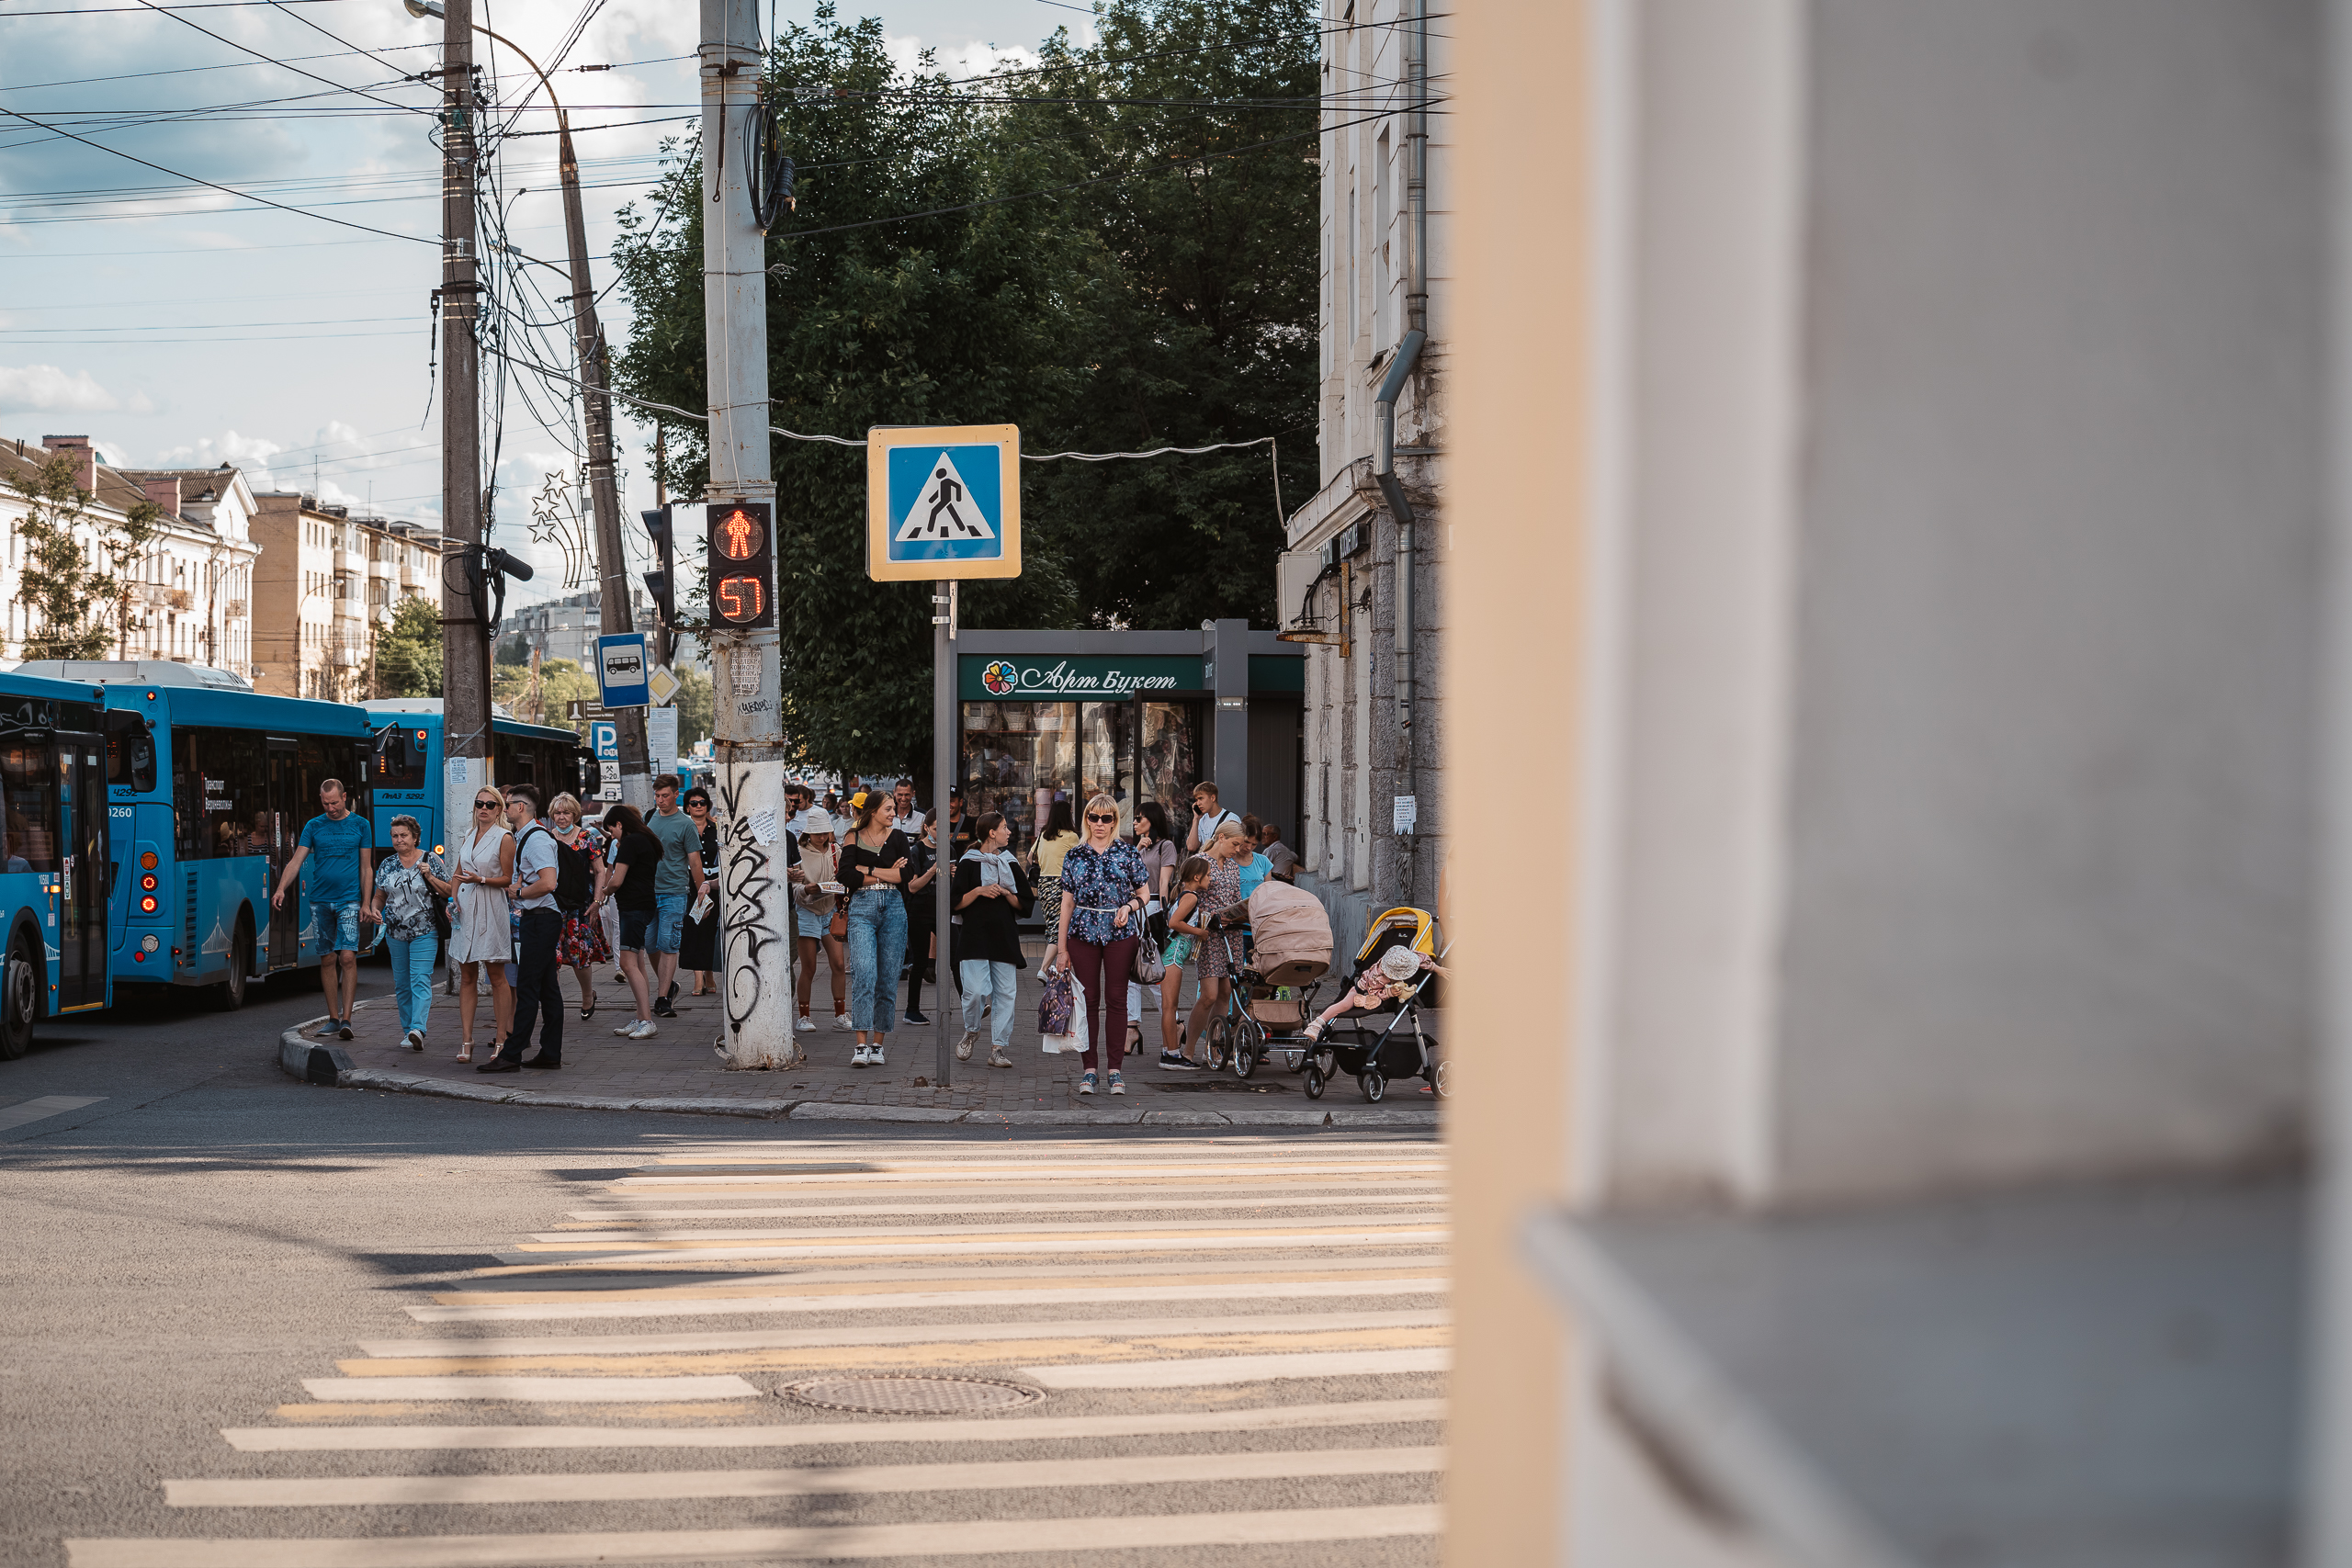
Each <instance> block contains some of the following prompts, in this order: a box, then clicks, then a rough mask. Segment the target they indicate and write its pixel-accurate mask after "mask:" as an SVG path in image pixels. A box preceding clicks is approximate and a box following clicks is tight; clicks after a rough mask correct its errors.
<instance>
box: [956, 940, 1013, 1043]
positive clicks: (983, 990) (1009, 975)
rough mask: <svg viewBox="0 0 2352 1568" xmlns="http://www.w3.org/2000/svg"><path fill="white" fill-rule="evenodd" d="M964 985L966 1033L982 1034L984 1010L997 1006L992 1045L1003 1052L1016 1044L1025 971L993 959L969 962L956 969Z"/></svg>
mask: <svg viewBox="0 0 2352 1568" xmlns="http://www.w3.org/2000/svg"><path fill="white" fill-rule="evenodd" d="M956 975H957V976H958V977H959V978H960V979H961V980H962V981H963V985H964V1029H965V1032H967V1033H970V1034H978V1032H980V1010H981V1009H983V1008H986V1007H988V1006H989V1003H990V1002H991V1001H993V1002H994V1003H995V1008H994V1010H992V1011H991V1012H990V1013H989V1044H991V1045H993V1046H994V1047H995V1048H996V1049H998V1050H1000V1051H1001V1050H1003V1049H1004V1048H1005V1047H1006V1046H1007V1045H1010V1044H1012V1005H1013V1001H1014V998H1016V997H1018V996H1019V994H1020V989H1021V971H1020V970H1018V969H1015V968H1014V967H1013V966H1012V964H1005V963H1001V962H1000V961H998V960H996V959H993V958H967V959H965V960H964V961H963V962H962V963H960V964H956Z"/></svg>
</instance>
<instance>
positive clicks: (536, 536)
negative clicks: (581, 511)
mask: <svg viewBox="0 0 2352 1568" xmlns="http://www.w3.org/2000/svg"><path fill="white" fill-rule="evenodd" d="M570 502H571V482H570V481H569V480H568V479H566V478H565V476H563V475H562V474H549V475H548V482H547V484H546V485H545V486H544V487H543V488H542V489H541V490H540V491H539V493H538V494H537V495H535V496H533V497H532V498H531V540H532V542H533V543H534V544H540V545H552V544H554V543H556V542H557V540H558V539H559V538H560V537H561V536H562V534H563V531H564V525H565V524H567V523H569V522H570V521H571V518H570V517H569V516H567V515H566V513H568V512H569V510H570Z"/></svg>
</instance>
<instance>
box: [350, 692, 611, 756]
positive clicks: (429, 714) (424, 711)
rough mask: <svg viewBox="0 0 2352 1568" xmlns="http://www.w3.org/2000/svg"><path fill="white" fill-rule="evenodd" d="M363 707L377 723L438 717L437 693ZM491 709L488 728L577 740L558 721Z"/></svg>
mask: <svg viewBox="0 0 2352 1568" xmlns="http://www.w3.org/2000/svg"><path fill="white" fill-rule="evenodd" d="M367 708H368V722H369V723H370V724H373V725H381V724H384V723H387V722H389V721H390V720H392V719H397V718H439V717H440V716H441V699H440V698H439V697H385V698H382V699H380V700H379V701H376V702H371V703H369V704H368V705H367ZM491 728H492V730H493V731H494V732H496V733H497V734H500V735H530V736H537V737H538V738H539V739H543V740H564V741H569V742H570V743H571V744H572V745H574V746H577V745H579V744H581V739H580V735H579V732H578V731H577V730H572V729H567V728H564V727H563V726H561V725H554V724H531V723H528V722H526V721H525V720H523V719H519V718H516V717H515V716H514V715H512V714H510V713H508V712H507V711H506V710H505V709H504V708H495V709H493V710H492V720H491Z"/></svg>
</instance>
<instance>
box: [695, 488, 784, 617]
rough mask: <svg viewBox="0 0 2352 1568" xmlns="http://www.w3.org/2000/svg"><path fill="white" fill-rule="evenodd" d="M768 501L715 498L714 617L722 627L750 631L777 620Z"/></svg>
mask: <svg viewBox="0 0 2352 1568" xmlns="http://www.w3.org/2000/svg"><path fill="white" fill-rule="evenodd" d="M773 521H774V518H773V513H772V512H771V510H770V508H769V506H768V504H767V502H760V501H741V502H712V503H711V508H710V542H709V550H708V553H707V557H706V559H705V564H706V566H707V569H708V571H709V581H710V619H711V625H712V626H714V627H717V628H732V629H736V630H742V631H749V630H751V629H752V628H754V627H758V626H774V625H775V529H774V526H773Z"/></svg>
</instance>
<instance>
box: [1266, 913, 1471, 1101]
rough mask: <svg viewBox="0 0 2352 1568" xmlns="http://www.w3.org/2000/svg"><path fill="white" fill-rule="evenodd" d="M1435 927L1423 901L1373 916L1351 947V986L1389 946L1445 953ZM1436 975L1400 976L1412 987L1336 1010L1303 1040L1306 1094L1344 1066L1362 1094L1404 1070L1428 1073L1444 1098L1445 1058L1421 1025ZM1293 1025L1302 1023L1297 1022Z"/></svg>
mask: <svg viewBox="0 0 2352 1568" xmlns="http://www.w3.org/2000/svg"><path fill="white" fill-rule="evenodd" d="M1441 935H1442V933H1441V932H1440V931H1439V929H1438V923H1437V917H1436V916H1435V915H1432V914H1430V912H1429V911H1428V910H1426V909H1413V908H1397V909H1390V910H1388V911H1387V912H1386V913H1385V914H1382V915H1379V916H1377V917H1375V918H1374V920H1373V922H1372V924H1371V926H1370V927H1369V928H1368V929H1367V930H1366V931H1365V932H1364V938H1363V946H1362V947H1360V948H1358V949H1357V950H1356V961H1355V967H1354V968H1353V969H1352V970H1351V971H1350V972H1349V976H1348V984H1349V986H1350V987H1353V986H1354V985H1355V983H1356V979H1357V977H1358V976H1362V975H1363V973H1364V972H1365V971H1366V970H1368V969H1370V968H1371V967H1373V965H1374V964H1378V963H1379V962H1380V956H1381V954H1382V953H1386V952H1388V951H1389V950H1390V949H1391V948H1397V947H1404V948H1409V949H1410V950H1411V951H1413V952H1415V953H1420V954H1421V955H1422V956H1424V957H1427V958H1431V959H1437V958H1442V957H1444V956H1445V952H1444V950H1443V949H1442V948H1441V947H1439V946H1438V942H1439V939H1440V937H1441ZM1436 979H1437V976H1434V975H1432V974H1430V972H1429V971H1428V970H1426V969H1425V970H1422V971H1421V972H1420V973H1419V975H1417V976H1414V977H1413V978H1412V979H1411V980H1409V981H1407V982H1405V984H1407V985H1408V986H1409V987H1411V988H1410V989H1409V990H1408V992H1407V993H1406V995H1404V996H1403V997H1401V998H1390V999H1388V1000H1387V1001H1384V1002H1382V1003H1381V1004H1380V1005H1379V1006H1377V1007H1374V1008H1372V1009H1369V1010H1365V1011H1363V1012H1357V1013H1349V1014H1345V1015H1343V1016H1341V1017H1340V1018H1335V1019H1333V1020H1332V1021H1330V1023H1329V1024H1328V1025H1326V1026H1325V1028H1324V1031H1323V1033H1322V1036H1321V1038H1319V1039H1317V1040H1314V1041H1311V1042H1307V1043H1306V1044H1307V1051H1308V1055H1307V1061H1306V1097H1307V1098H1308V1099H1309V1100H1320V1099H1322V1098H1323V1087H1324V1085H1325V1084H1326V1083H1328V1082H1329V1080H1330V1079H1331V1078H1332V1077H1334V1076H1336V1075H1337V1074H1340V1073H1348V1074H1351V1075H1352V1076H1353V1077H1354V1078H1355V1080H1356V1085H1357V1087H1358V1088H1360V1089H1363V1097H1364V1098H1365V1099H1366V1100H1379V1099H1380V1098H1382V1097H1383V1096H1384V1095H1385V1094H1386V1093H1387V1092H1388V1080H1389V1079H1391V1078H1406V1077H1418V1078H1423V1079H1426V1080H1427V1081H1428V1083H1429V1086H1430V1089H1431V1090H1432V1091H1434V1092H1435V1093H1436V1095H1437V1097H1438V1098H1439V1099H1440V1100H1442V1099H1444V1098H1445V1094H1446V1071H1445V1061H1444V1059H1443V1058H1442V1057H1441V1056H1440V1055H1438V1054H1437V1041H1436V1040H1434V1039H1433V1038H1431V1037H1430V1034H1429V1033H1428V1032H1426V1031H1425V1030H1423V1029H1422V1027H1421V1008H1422V1005H1423V1003H1424V999H1425V998H1427V997H1428V994H1429V988H1430V986H1431V985H1432V984H1434V983H1435V981H1436ZM1308 1005H1310V1006H1311V1005H1312V998H1309V1003H1308ZM1408 1025H1409V1026H1410V1030H1409V1032H1408V1028H1407V1026H1408ZM1299 1027H1300V1028H1301V1029H1302V1030H1303V1029H1304V1028H1305V1027H1306V1026H1305V1024H1304V1023H1303V1022H1302V1023H1301V1024H1300V1026H1299Z"/></svg>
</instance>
